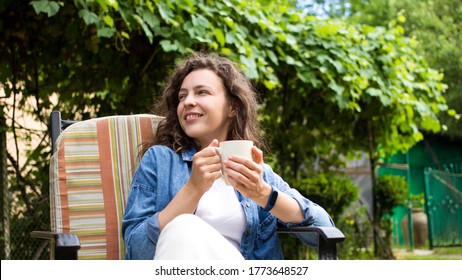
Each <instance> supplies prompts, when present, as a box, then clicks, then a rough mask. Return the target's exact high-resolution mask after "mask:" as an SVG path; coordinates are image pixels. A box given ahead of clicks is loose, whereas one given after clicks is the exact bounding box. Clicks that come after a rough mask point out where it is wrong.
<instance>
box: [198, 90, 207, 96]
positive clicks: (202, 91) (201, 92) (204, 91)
mask: <svg viewBox="0 0 462 280" xmlns="http://www.w3.org/2000/svg"><path fill="white" fill-rule="evenodd" d="M207 93H208V92H207V91H206V90H200V91H199V94H200V95H204V94H207Z"/></svg>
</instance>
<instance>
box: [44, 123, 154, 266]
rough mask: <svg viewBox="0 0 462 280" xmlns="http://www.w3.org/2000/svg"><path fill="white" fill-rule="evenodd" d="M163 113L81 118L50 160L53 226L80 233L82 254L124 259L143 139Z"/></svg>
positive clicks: (82, 256) (67, 131)
mask: <svg viewBox="0 0 462 280" xmlns="http://www.w3.org/2000/svg"><path fill="white" fill-rule="evenodd" d="M160 120H162V117H159V116H155V115H146V114H144V115H131V116H111V117H103V118H96V119H91V120H86V121H81V122H76V123H74V124H72V125H70V126H69V127H68V128H66V129H65V130H64V131H63V132H62V133H61V134H60V135H59V137H58V138H57V140H56V143H55V147H56V152H55V153H54V154H53V156H52V158H51V163H50V185H51V187H50V202H51V203H50V211H51V230H52V231H55V232H59V233H72V234H76V235H77V236H78V237H79V239H80V243H81V249H80V250H79V252H78V259H122V258H123V257H124V254H125V248H124V242H123V238H122V231H121V224H122V218H123V213H124V210H125V203H126V199H127V196H128V192H129V189H130V184H131V179H132V176H133V173H134V171H135V169H136V166H137V164H138V162H139V160H140V155H139V153H140V150H141V144H142V143H144V142H146V141H147V140H148V139H149V138H150V137H152V135H153V133H155V131H156V128H157V125H158V123H159V121H160Z"/></svg>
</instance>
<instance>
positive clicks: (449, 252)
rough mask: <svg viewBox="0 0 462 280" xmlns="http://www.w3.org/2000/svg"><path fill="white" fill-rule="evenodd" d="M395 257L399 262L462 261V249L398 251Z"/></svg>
mask: <svg viewBox="0 0 462 280" xmlns="http://www.w3.org/2000/svg"><path fill="white" fill-rule="evenodd" d="M394 255H395V257H396V259H397V260H462V247H445V248H435V249H433V250H427V249H424V250H422V249H415V250H414V251H413V252H411V251H407V250H403V249H397V250H394Z"/></svg>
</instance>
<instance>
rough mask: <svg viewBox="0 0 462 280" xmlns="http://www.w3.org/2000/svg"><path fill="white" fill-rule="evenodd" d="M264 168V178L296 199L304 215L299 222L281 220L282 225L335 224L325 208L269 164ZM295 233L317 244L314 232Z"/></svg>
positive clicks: (310, 243) (313, 244)
mask: <svg viewBox="0 0 462 280" xmlns="http://www.w3.org/2000/svg"><path fill="white" fill-rule="evenodd" d="M264 170H265V173H264V180H265V181H266V182H267V183H268V184H269V185H271V186H273V188H275V189H277V190H278V191H280V192H283V193H285V194H287V195H288V196H290V197H292V198H293V199H295V200H296V201H297V203H298V205H299V206H300V209H301V211H302V213H303V216H304V221H303V222H301V223H299V224H293V223H284V222H282V221H279V222H280V224H281V225H282V226H286V227H290V226H322V227H332V226H334V222H333V221H332V219H331V217H330V216H329V214H328V213H327V212H326V210H324V208H322V207H321V206H319V205H318V204H316V203H314V202H312V201H311V200H309V199H307V198H306V197H304V196H302V195H301V194H300V192H298V191H297V190H296V189H294V188H291V187H290V186H289V184H287V183H286V182H285V181H284V180H283V179H282V178H281V177H280V176H279V175H277V174H276V173H275V172H274V171H273V170H272V169H271V167H270V166H269V165H267V164H265V166H264ZM294 235H295V236H297V237H298V238H299V239H301V240H302V241H303V242H304V243H306V244H308V245H310V246H316V245H317V236H316V234H314V233H297V234H294Z"/></svg>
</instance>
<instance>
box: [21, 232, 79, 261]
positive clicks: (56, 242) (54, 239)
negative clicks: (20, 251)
mask: <svg viewBox="0 0 462 280" xmlns="http://www.w3.org/2000/svg"><path fill="white" fill-rule="evenodd" d="M30 236H31V237H33V238H40V239H46V240H50V242H51V258H52V259H55V260H76V259H77V252H78V250H79V249H80V240H79V238H78V237H77V235H75V234H69V233H56V232H50V231H33V232H31V233H30Z"/></svg>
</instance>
